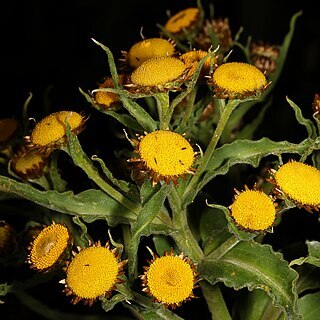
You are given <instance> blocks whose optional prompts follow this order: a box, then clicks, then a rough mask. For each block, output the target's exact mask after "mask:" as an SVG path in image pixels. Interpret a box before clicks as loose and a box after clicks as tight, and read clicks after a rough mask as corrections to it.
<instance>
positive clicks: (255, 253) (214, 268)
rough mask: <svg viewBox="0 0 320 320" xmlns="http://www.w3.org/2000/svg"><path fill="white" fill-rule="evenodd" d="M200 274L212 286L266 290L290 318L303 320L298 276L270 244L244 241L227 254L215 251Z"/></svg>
mask: <svg viewBox="0 0 320 320" xmlns="http://www.w3.org/2000/svg"><path fill="white" fill-rule="evenodd" d="M199 271H200V274H201V275H202V277H203V278H205V279H206V280H207V281H209V282H210V283H212V284H215V283H217V282H218V281H222V282H223V283H224V284H225V285H226V286H228V287H232V288H234V289H235V290H239V289H241V288H243V287H247V288H248V289H249V290H253V289H262V290H264V291H265V292H266V293H267V294H268V295H269V296H270V297H271V298H272V300H273V304H274V305H275V306H278V307H279V308H281V309H282V310H283V311H284V312H285V313H286V315H287V318H288V319H300V315H299V313H298V307H297V293H296V288H295V283H296V280H297V278H298V274H297V272H295V271H294V270H293V269H291V268H290V267H289V265H288V263H287V261H285V260H284V259H283V257H282V255H281V254H280V253H276V252H274V251H273V250H272V247H271V246H269V245H265V244H264V245H262V244H259V243H256V242H254V241H241V242H239V243H237V244H235V245H234V246H233V247H231V248H230V250H228V251H225V252H224V254H221V252H219V250H215V251H214V252H213V253H211V254H210V255H209V256H207V257H206V258H204V259H203V261H202V263H201V264H200V268H199Z"/></svg>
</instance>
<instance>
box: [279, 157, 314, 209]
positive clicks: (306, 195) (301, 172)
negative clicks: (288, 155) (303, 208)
mask: <svg viewBox="0 0 320 320" xmlns="http://www.w3.org/2000/svg"><path fill="white" fill-rule="evenodd" d="M274 178H275V181H276V183H277V185H278V186H279V189H281V190H282V191H283V192H284V193H285V194H286V195H288V197H289V198H291V199H293V200H294V201H297V202H299V203H300V204H302V205H310V206H320V170H318V169H317V168H315V167H312V166H310V165H307V164H304V163H301V162H297V161H291V162H288V163H286V164H284V165H282V166H281V167H280V168H279V169H278V171H277V172H276V173H275V177H274Z"/></svg>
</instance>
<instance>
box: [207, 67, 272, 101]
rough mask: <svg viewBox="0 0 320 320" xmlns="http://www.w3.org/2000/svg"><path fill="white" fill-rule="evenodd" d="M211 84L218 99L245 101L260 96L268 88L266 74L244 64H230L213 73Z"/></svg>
mask: <svg viewBox="0 0 320 320" xmlns="http://www.w3.org/2000/svg"><path fill="white" fill-rule="evenodd" d="M210 82H211V84H212V85H213V87H214V92H215V94H216V97H217V98H229V99H244V98H246V97H250V96H254V95H257V94H260V93H261V92H262V91H264V90H265V89H266V87H267V80H266V77H265V76H264V74H263V73H262V72H261V71H260V70H259V69H258V68H256V67H255V66H253V65H251V64H248V63H244V62H228V63H224V64H222V65H220V66H219V67H218V68H217V69H216V70H215V71H214V73H213V75H212V79H211V81H210Z"/></svg>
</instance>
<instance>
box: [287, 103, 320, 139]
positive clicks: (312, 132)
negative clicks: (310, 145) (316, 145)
mask: <svg viewBox="0 0 320 320" xmlns="http://www.w3.org/2000/svg"><path fill="white" fill-rule="evenodd" d="M286 99H287V101H288V103H289V104H290V106H291V108H292V109H293V110H294V113H295V116H296V119H297V121H298V122H299V123H300V124H301V125H303V126H304V127H305V128H306V130H307V132H308V137H309V138H311V139H316V137H317V129H316V127H315V125H314V124H313V122H312V121H311V120H310V119H306V118H304V117H303V115H302V111H301V109H300V108H299V107H298V106H297V105H296V104H295V103H294V102H293V101H292V100H290V99H289V98H288V97H286Z"/></svg>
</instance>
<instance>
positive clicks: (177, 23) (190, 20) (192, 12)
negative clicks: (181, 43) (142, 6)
mask: <svg viewBox="0 0 320 320" xmlns="http://www.w3.org/2000/svg"><path fill="white" fill-rule="evenodd" d="M200 18H201V17H200V10H199V8H187V9H184V10H181V11H179V12H178V13H176V14H175V15H173V16H172V17H170V19H169V20H168V21H167V22H166V23H165V25H164V28H165V29H166V30H167V31H168V32H170V33H171V34H173V35H175V36H183V33H184V32H185V33H190V32H191V31H193V30H194V29H195V28H196V27H197V26H198V24H199V22H200Z"/></svg>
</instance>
